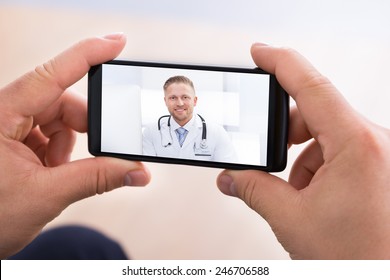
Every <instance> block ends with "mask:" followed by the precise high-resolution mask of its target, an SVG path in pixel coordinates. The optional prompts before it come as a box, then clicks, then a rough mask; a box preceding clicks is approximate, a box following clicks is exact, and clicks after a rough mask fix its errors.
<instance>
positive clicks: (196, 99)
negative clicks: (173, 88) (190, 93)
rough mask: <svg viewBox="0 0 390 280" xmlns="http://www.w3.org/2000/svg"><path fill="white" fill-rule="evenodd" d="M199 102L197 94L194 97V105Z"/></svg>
mask: <svg viewBox="0 0 390 280" xmlns="http://www.w3.org/2000/svg"><path fill="white" fill-rule="evenodd" d="M197 102H198V97H197V96H195V97H194V107H195V106H196V103H197Z"/></svg>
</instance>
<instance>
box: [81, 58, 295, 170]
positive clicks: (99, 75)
mask: <svg viewBox="0 0 390 280" xmlns="http://www.w3.org/2000/svg"><path fill="white" fill-rule="evenodd" d="M288 119H289V97H288V95H287V94H286V92H285V91H284V90H283V89H282V88H281V86H280V85H279V83H278V81H277V80H276V78H275V76H274V75H271V74H269V73H267V72H265V71H263V70H261V69H259V68H236V67H221V66H204V65H182V64H167V63H156V62H140V61H124V60H113V61H109V62H106V63H104V64H101V65H97V66H93V67H92V68H91V69H90V71H89V74H88V146H89V152H90V153H91V154H92V155H94V156H111V157H118V158H123V159H128V160H136V161H146V162H159V163H171V164H185V165H195V166H206V167H216V168H224V169H257V170H263V171H267V172H278V171H282V170H284V168H285V166H286V161H287V137H288ZM183 129H184V130H183ZM180 131H181V132H180Z"/></svg>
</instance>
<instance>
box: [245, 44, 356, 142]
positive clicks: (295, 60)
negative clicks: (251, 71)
mask: <svg viewBox="0 0 390 280" xmlns="http://www.w3.org/2000/svg"><path fill="white" fill-rule="evenodd" d="M251 53H252V57H253V60H254V61H255V63H256V64H257V65H258V66H259V67H260V68H262V69H264V70H266V71H268V72H270V73H273V74H275V75H276V77H277V79H278V81H279V83H280V84H281V86H282V87H283V88H284V89H285V90H286V91H287V92H288V94H289V95H290V96H291V97H292V98H294V100H295V101H296V103H297V106H298V109H299V112H300V113H301V115H302V118H303V119H304V120H305V123H306V126H307V128H308V130H309V131H310V134H311V135H312V136H313V137H314V138H316V139H317V140H318V141H319V142H320V143H321V142H322V141H324V139H318V138H319V136H320V135H327V139H326V140H329V141H330V142H331V143H333V144H336V143H339V144H342V143H343V142H344V141H345V139H346V138H348V136H349V135H350V133H349V131H348V130H349V129H351V126H350V123H351V121H352V119H353V118H356V115H357V114H356V112H355V111H354V110H353V109H352V108H351V107H350V106H349V105H348V103H347V102H346V101H345V100H344V98H343V97H342V96H341V94H339V92H338V91H337V89H336V88H335V87H334V86H333V85H332V84H331V83H330V82H329V80H328V79H326V78H325V77H324V76H322V75H321V74H320V73H319V72H318V71H317V70H316V69H315V68H314V67H313V66H312V65H311V64H310V63H309V62H308V61H307V60H306V59H305V58H304V57H302V56H301V55H300V54H298V53H297V52H296V51H293V50H290V49H282V48H274V47H271V46H267V45H264V44H254V45H253V46H252V49H251ZM335 123H337V125H338V129H335V127H334V124H335Z"/></svg>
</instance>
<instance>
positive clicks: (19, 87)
mask: <svg viewBox="0 0 390 280" xmlns="http://www.w3.org/2000/svg"><path fill="white" fill-rule="evenodd" d="M125 42H126V39H125V36H124V35H123V34H114V35H109V36H106V37H103V38H90V39H86V40H84V41H81V42H79V43H78V44H76V45H74V46H72V47H71V48H69V49H68V50H66V51H64V52H63V53H61V54H60V55H58V56H57V57H55V58H53V59H51V60H50V61H49V62H47V63H45V64H43V65H41V66H38V67H37V68H36V69H35V71H31V72H29V73H27V74H26V75H24V76H22V77H21V78H20V79H18V80H16V81H15V82H13V83H11V84H10V85H9V86H7V87H6V88H5V89H4V90H3V92H2V102H5V104H6V105H7V106H5V107H6V108H9V110H10V111H11V112H16V113H18V114H20V115H22V116H33V115H36V114H38V113H40V112H42V111H43V110H44V109H46V108H47V107H48V106H50V105H51V104H52V103H54V101H56V100H57V99H58V98H59V96H60V95H61V94H62V93H63V92H64V90H65V89H67V88H68V87H69V86H70V85H72V84H74V83H75V82H77V81H78V80H79V79H81V78H82V77H83V76H84V75H85V74H86V73H87V72H88V70H89V68H90V67H91V66H92V65H96V64H99V63H103V62H105V61H107V60H111V59H113V58H115V57H116V56H117V55H118V54H119V53H120V51H121V50H122V49H123V47H124V45H125Z"/></svg>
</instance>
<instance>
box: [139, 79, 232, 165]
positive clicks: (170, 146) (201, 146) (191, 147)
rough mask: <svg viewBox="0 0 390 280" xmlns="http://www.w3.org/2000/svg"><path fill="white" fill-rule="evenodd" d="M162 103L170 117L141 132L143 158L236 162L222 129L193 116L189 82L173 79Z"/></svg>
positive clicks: (194, 100) (193, 98)
mask: <svg viewBox="0 0 390 280" xmlns="http://www.w3.org/2000/svg"><path fill="white" fill-rule="evenodd" d="M163 89H164V101H165V105H166V106H167V108H168V112H169V114H170V115H166V116H162V117H160V118H159V119H158V121H157V122H156V123H155V124H151V125H149V126H146V127H145V129H144V132H143V154H144V155H149V156H161V157H174V158H183V159H197V160H207V161H218V162H237V157H236V153H235V150H234V147H233V144H232V143H231V140H230V137H229V135H228V134H227V132H226V131H225V129H224V128H223V127H222V126H220V125H216V124H213V123H211V122H206V120H205V119H204V118H203V117H202V116H201V115H199V114H194V108H195V107H196V104H197V102H198V97H197V96H196V94H195V87H194V84H193V83H192V81H191V80H190V79H189V78H187V77H185V76H173V77H171V78H169V79H168V80H167V81H166V82H165V84H164V86H163Z"/></svg>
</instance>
